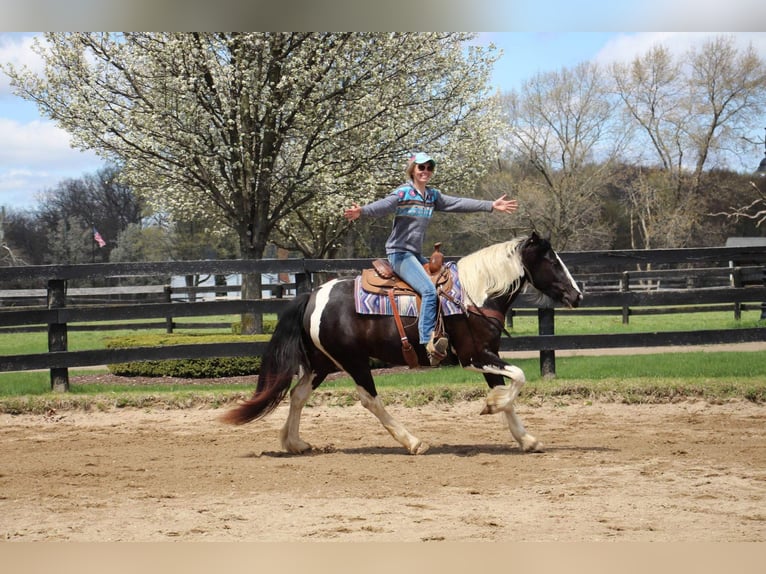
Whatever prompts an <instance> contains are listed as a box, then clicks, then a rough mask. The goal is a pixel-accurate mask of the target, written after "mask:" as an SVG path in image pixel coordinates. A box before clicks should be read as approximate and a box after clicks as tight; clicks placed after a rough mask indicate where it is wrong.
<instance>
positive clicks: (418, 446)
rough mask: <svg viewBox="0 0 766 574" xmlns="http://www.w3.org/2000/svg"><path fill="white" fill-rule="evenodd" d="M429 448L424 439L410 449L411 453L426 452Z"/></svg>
mask: <svg viewBox="0 0 766 574" xmlns="http://www.w3.org/2000/svg"><path fill="white" fill-rule="evenodd" d="M428 448H429V445H428V443H425V442H423V441H420V442H418V444H416V445H415V446H414V447H413V448H411V449H410V454H423V453H425V452H426V451H427V450H428Z"/></svg>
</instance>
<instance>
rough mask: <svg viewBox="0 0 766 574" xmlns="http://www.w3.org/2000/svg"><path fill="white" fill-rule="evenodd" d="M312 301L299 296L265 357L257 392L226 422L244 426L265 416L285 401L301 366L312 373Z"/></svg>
mask: <svg viewBox="0 0 766 574" xmlns="http://www.w3.org/2000/svg"><path fill="white" fill-rule="evenodd" d="M308 301H309V294H308V293H305V294H302V295H299V296H297V297H296V298H295V299H294V300H293V302H292V303H290V305H289V306H288V307H287V309H285V311H284V313H283V315H282V316H281V317H280V319H279V321H278V322H277V326H276V328H275V329H274V335H273V336H272V337H271V340H270V341H269V344H268V345H267V347H266V352H265V353H264V355H263V361H262V362H261V368H260V372H259V374H258V384H257V386H256V388H255V393H254V394H253V396H252V398H251V399H249V400H247V401H245V402H244V403H242V404H240V405H238V406H237V407H236V408H234V409H231V410H230V411H229V412H227V413H225V414H224V415H223V416H222V417H221V420H222V421H223V422H226V423H230V424H235V425H241V424H245V423H248V422H250V421H252V420H255V419H259V418H262V417H265V416H266V415H267V414H269V413H270V412H271V411H273V410H274V409H275V408H277V405H279V403H280V402H281V401H282V399H283V398H285V395H286V394H287V391H288V390H289V389H290V383H291V382H292V380H293V376H294V375H295V373H296V372H297V371H298V367H302V368H303V370H304V371H308V370H310V368H311V367H310V365H309V360H308V355H307V354H306V348H305V345H304V343H303V315H304V313H305V311H306V305H308Z"/></svg>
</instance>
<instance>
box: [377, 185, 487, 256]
mask: <svg viewBox="0 0 766 574" xmlns="http://www.w3.org/2000/svg"><path fill="white" fill-rule="evenodd" d="M434 211H445V212H462V213H470V212H474V211H492V202H491V201H486V200H483V199H471V198H465V197H453V196H450V195H445V194H443V193H441V192H440V191H439V190H438V189H436V188H433V187H427V188H426V196H425V197H423V195H421V193H420V192H419V191H418V190H417V189H416V188H415V186H414V185H412V183H411V182H410V183H406V184H404V185H402V186H400V187H398V188H396V189H395V190H393V191H392V192H391V193H390V194H388V195H387V196H386V197H384V198H382V199H379V200H378V201H374V202H372V203H369V204H367V205H365V206H363V207H362V215H363V216H367V217H380V216H381V215H387V214H389V213H393V214H395V215H394V222H393V225H392V228H391V235H389V237H388V240H387V241H386V253H393V252H396V251H409V252H411V253H415V254H416V255H421V254H422V249H423V239H424V237H425V234H426V229H427V228H428V224H429V223H430V221H431V216H432V215H433V212H434Z"/></svg>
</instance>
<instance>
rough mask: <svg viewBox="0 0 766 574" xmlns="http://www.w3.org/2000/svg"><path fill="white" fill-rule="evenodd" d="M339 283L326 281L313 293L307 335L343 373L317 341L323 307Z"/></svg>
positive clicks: (340, 367)
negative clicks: (312, 305) (312, 304)
mask: <svg viewBox="0 0 766 574" xmlns="http://www.w3.org/2000/svg"><path fill="white" fill-rule="evenodd" d="M339 281H340V280H339V279H333V280H332V281H328V282H327V283H325V284H324V285H322V286H321V287H320V288H319V289H318V290H317V291H316V292H315V294H314V311H312V313H311V318H310V319H309V335H310V336H311V341H312V342H313V343H314V345H316V348H317V349H319V350H320V351H322V352H323V353H324V354H325V355H327V356H328V357H329V358H330V360H331V361H332V362H333V363H335V365H336V366H337V367H338V368H339V369H340V370H341V371H343V370H344V369H343V367H342V366H341V365H340V363H338V361H336V360H335V359H334V358H333V357H332V355H330V353H328V352H327V349H325V348H324V347H323V346H322V342H321V341H320V340H319V333H320V331H321V325H322V314H323V313H324V310H325V307H327V304H328V303H329V302H330V292H331V291H332V289H333V287H335V285H337V284H338V282H339Z"/></svg>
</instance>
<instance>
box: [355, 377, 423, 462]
mask: <svg viewBox="0 0 766 574" xmlns="http://www.w3.org/2000/svg"><path fill="white" fill-rule="evenodd" d="M356 390H357V392H358V393H359V400H360V401H361V403H362V406H363V407H364V408H366V409H367V410H368V411H370V412H371V413H372V414H374V415H375V416H376V417H378V420H379V421H380V423H381V424H382V425H383V427H384V428H385V429H386V430H387V431H388V432H389V433H391V436H392V437H394V439H396V441H397V442H398V443H400V444H401V445H402V446H403V447H404V448H406V449H407V452H409V453H410V454H423V453H424V452H426V451H427V450H428V445H427V444H426V443H424V442H423V441H422V440H420V439H419V438H417V437H416V436H414V435H413V434H412V433H411V432H410V431H408V430H407V429H406V428H405V427H404V425H403V424H402V423H400V422H399V421H397V420H396V419H395V418H394V417H392V416H391V415H390V414H389V412H388V411H387V410H386V408H385V407H384V406H383V402H382V401H381V400H380V397H379V396H377V395H376V396H372V395H371V394H370V393H368V392H367V390H366V389H365V388H364V387H363V386H361V385H357V387H356Z"/></svg>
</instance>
